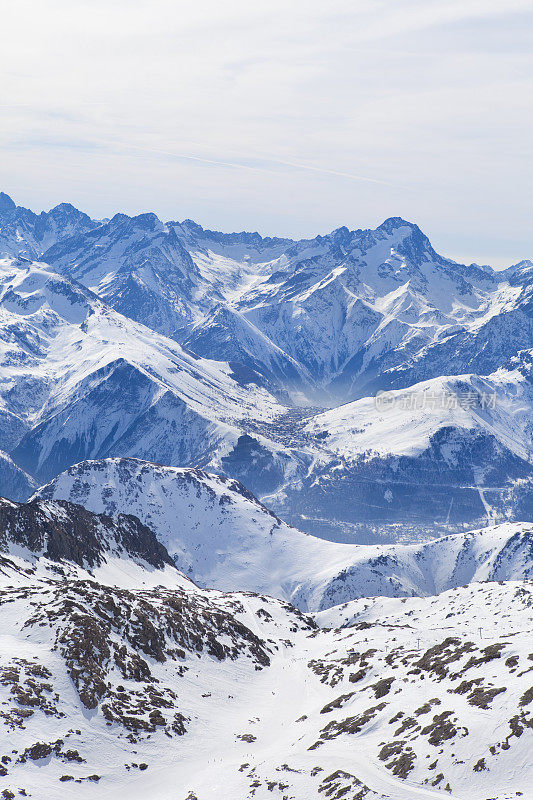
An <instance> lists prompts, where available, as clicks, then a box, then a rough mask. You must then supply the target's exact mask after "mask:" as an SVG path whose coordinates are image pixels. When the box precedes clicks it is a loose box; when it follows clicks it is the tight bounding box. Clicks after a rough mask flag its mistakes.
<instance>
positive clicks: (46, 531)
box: [0, 500, 174, 570]
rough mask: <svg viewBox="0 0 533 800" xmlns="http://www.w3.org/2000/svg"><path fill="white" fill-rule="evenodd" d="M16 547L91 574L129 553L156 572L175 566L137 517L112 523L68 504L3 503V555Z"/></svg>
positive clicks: (0, 511)
mask: <svg viewBox="0 0 533 800" xmlns="http://www.w3.org/2000/svg"><path fill="white" fill-rule="evenodd" d="M13 545H16V546H19V547H22V548H25V549H27V550H29V551H30V552H31V553H33V554H35V555H37V556H41V555H42V556H44V557H45V558H47V559H50V560H51V561H56V562H62V561H68V562H71V563H73V564H77V565H78V566H80V567H83V568H84V569H88V570H90V569H91V568H93V567H95V566H97V565H100V564H101V563H102V561H103V560H104V559H105V556H106V555H109V554H124V555H126V556H127V557H128V558H132V559H139V560H141V561H142V562H144V563H145V564H147V565H149V566H151V567H154V568H156V569H160V568H162V567H163V566H164V565H165V564H168V565H172V566H173V563H174V562H173V561H172V559H171V558H170V556H169V554H168V553H167V551H166V549H165V547H164V546H163V545H162V544H161V543H160V542H158V540H157V539H156V537H155V536H154V534H153V533H152V531H151V530H150V529H149V528H147V527H146V525H143V524H142V523H141V522H140V521H139V520H138V519H137V517H134V516H132V515H131V514H118V515H117V516H116V517H115V519H111V518H110V517H108V516H106V515H105V514H93V513H92V512H91V511H87V510H86V509H85V508H83V507H82V506H80V505H76V504H74V503H68V502H65V501H62V500H59V501H53V502H49V501H39V500H34V501H32V502H31V503H20V504H16V503H12V502H10V501H8V500H0V551H2V552H4V553H9V552H10V551H11V550H12V549H13Z"/></svg>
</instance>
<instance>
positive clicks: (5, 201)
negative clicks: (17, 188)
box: [0, 192, 16, 213]
mask: <svg viewBox="0 0 533 800" xmlns="http://www.w3.org/2000/svg"><path fill="white" fill-rule="evenodd" d="M15 208H16V205H15V203H14V201H13V200H12V199H11V197H10V196H9V195H8V194H6V193H5V192H0V213H2V212H6V211H14V210H15Z"/></svg>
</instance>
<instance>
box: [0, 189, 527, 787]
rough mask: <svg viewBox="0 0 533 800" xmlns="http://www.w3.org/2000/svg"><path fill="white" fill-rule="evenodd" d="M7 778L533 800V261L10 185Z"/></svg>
mask: <svg viewBox="0 0 533 800" xmlns="http://www.w3.org/2000/svg"><path fill="white" fill-rule="evenodd" d="M0 623H1V624H0V800H15V798H16V799H17V800H18V798H19V797H31V798H34V800H57V798H65V800H67V798H73V800H74V798H75V800H106V799H107V798H109V799H110V800H111V799H112V800H144V799H145V798H153V800H215V798H216V800H220V798H222V799H223V800H417V799H418V798H420V800H422V799H423V798H426V800H436V798H439V797H441V798H442V797H445V798H451V800H515V799H516V798H523V800H533V765H532V761H531V753H532V752H533V652H532V650H533V646H532V628H533V262H531V261H528V260H523V261H520V262H519V263H517V264H514V265H511V266H508V267H507V268H505V269H502V270H494V269H492V268H491V267H489V266H486V265H478V264H460V263H457V262H455V261H452V260H451V259H449V258H446V257H445V256H442V255H440V254H439V253H437V252H436V251H435V249H434V248H433V246H432V244H431V242H430V241H429V239H428V238H427V236H426V235H425V234H424V233H423V232H422V231H421V230H420V229H419V228H418V226H417V225H416V224H414V223H412V222H408V221H406V220H404V219H401V218H399V217H393V218H389V219H387V220H385V221H384V222H382V223H381V224H379V225H378V226H377V227H376V228H375V229H365V230H363V229H360V228H357V229H356V228H354V229H353V230H350V229H348V228H347V227H341V228H338V229H336V230H333V231H332V232H331V233H328V234H325V235H318V236H316V237H315V238H313V239H305V240H293V239H288V238H271V237H262V236H261V235H259V234H258V233H249V232H241V233H219V232H216V231H212V230H207V229H204V228H203V227H201V226H200V225H199V224H197V223H196V222H193V221H191V220H184V221H175V220H168V221H163V220H161V219H159V218H158V217H157V216H156V215H155V214H153V213H143V214H140V215H138V216H133V217H132V216H128V215H127V214H123V213H118V214H116V215H115V216H113V217H112V218H111V219H92V218H91V217H90V216H88V215H87V214H85V213H84V212H83V211H80V210H78V209H76V208H75V207H74V206H72V205H70V204H69V203H62V204H60V205H59V206H56V207H55V208H53V209H51V210H50V211H48V212H45V211H43V212H40V213H34V212H33V211H31V210H29V209H27V208H24V207H22V206H18V205H17V204H16V203H15V202H14V201H13V200H12V199H11V198H10V197H9V196H8V195H6V194H4V193H0Z"/></svg>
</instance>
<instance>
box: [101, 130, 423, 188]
mask: <svg viewBox="0 0 533 800" xmlns="http://www.w3.org/2000/svg"><path fill="white" fill-rule="evenodd" d="M95 141H100V142H101V143H102V144H106V145H108V146H110V147H120V148H122V149H130V150H139V151H141V152H145V153H158V154H160V155H165V156H170V157H172V158H182V159H185V160H187V161H198V162H200V163H202V164H212V165H214V166H217V167H230V168H233V169H244V170H249V171H252V172H266V173H267V174H269V175H275V174H276V170H273V169H268V168H267V167H258V166H252V165H251V164H241V163H240V162H239V161H221V160H219V159H214V158H206V157H204V156H194V155H190V154H186V153H176V152H175V151H172V150H163V149H161V148H157V147H146V146H144V145H136V144H127V143H126V142H116V141H115V142H113V141H108V140H103V139H101V140H95ZM265 161H269V162H270V163H271V164H280V165H281V166H284V167H291V168H292V169H301V170H304V171H309V172H318V173H320V174H323V175H334V176H336V177H339V178H347V179H348V180H353V181H363V182H365V183H376V184H380V185H381V186H391V187H394V188H399V189H408V187H406V186H401V185H400V184H397V183H390V182H389V181H383V180H379V179H378V178H370V177H368V176H366V175H357V174H355V173H352V172H341V171H340V170H334V169H327V168H325V167H316V166H314V165H312V164H302V163H300V162H297V161H284V160H282V159H279V158H265Z"/></svg>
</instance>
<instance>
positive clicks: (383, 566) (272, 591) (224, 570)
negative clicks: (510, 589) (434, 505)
mask: <svg viewBox="0 0 533 800" xmlns="http://www.w3.org/2000/svg"><path fill="white" fill-rule="evenodd" d="M36 497H40V498H42V499H45V500H52V499H54V500H57V499H63V500H68V501H69V502H74V503H79V504H81V505H83V506H85V507H87V508H89V509H91V510H92V511H94V512H96V513H105V514H107V515H110V516H114V515H116V514H119V513H131V514H135V516H137V517H138V518H139V519H140V520H141V522H143V523H144V524H145V525H147V526H148V527H149V528H151V530H152V531H153V532H154V533H155V535H156V536H157V538H158V540H159V541H160V542H162V544H164V546H165V547H166V548H167V550H168V551H169V553H170V554H171V556H172V557H173V558H174V561H175V563H176V566H177V567H178V569H180V570H181V571H183V572H184V573H185V574H186V575H188V576H189V577H190V578H192V579H193V580H194V581H195V582H196V583H198V584H200V585H202V586H207V587H211V588H216V589H221V590H223V591H233V590H236V589H238V588H239V589H245V590H249V591H253V592H259V593H265V594H269V595H272V596H274V597H278V598H281V599H285V600H289V601H290V602H291V603H293V604H295V605H296V606H298V607H299V608H300V609H302V610H304V611H309V610H319V609H324V608H328V607H330V606H334V605H338V604H339V603H343V602H346V601H347V600H352V599H354V598H357V597H365V596H373V595H386V596H392V597H406V596H411V595H427V594H435V593H439V592H442V591H445V590H447V589H450V588H452V587H457V586H461V585H463V584H465V583H470V582H477V581H497V580H510V579H520V578H528V577H533V559H532V553H533V527H532V526H531V524H528V523H514V524H510V523H508V524H503V525H499V526H496V527H490V528H486V529H482V530H479V531H474V532H471V533H467V534H459V535H456V536H449V537H445V538H443V539H438V540H436V541H433V542H429V543H427V544H422V545H410V546H405V545H382V546H377V545H376V546H363V545H339V544H334V543H331V542H327V541H324V540H320V539H316V538H315V537H312V536H308V535H306V534H304V533H301V532H300V531H298V530H296V529H295V528H291V527H289V526H288V525H286V524H285V523H283V522H281V520H279V519H278V518H277V517H275V516H274V515H273V514H272V513H271V512H269V511H268V510H267V509H266V508H265V507H264V506H262V505H261V504H260V503H259V502H258V501H257V500H256V499H255V498H254V497H253V495H251V494H250V493H249V492H247V491H246V490H245V489H244V487H243V486H241V485H240V484H239V483H238V482H237V481H232V480H228V479H226V478H223V477H220V476H217V475H211V474H209V473H206V472H203V471H200V470H188V469H176V468H171V467H163V466H159V465H155V464H149V463H146V462H142V461H138V460H136V459H107V460H104V461H87V462H83V463H80V464H77V465H75V466H73V467H71V468H70V469H69V470H67V471H66V472H65V473H63V474H61V475H60V476H58V478H56V479H55V480H54V481H52V482H51V483H49V484H48V485H46V486H44V487H42V488H41V489H40V490H39V491H38V493H37V495H36Z"/></svg>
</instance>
